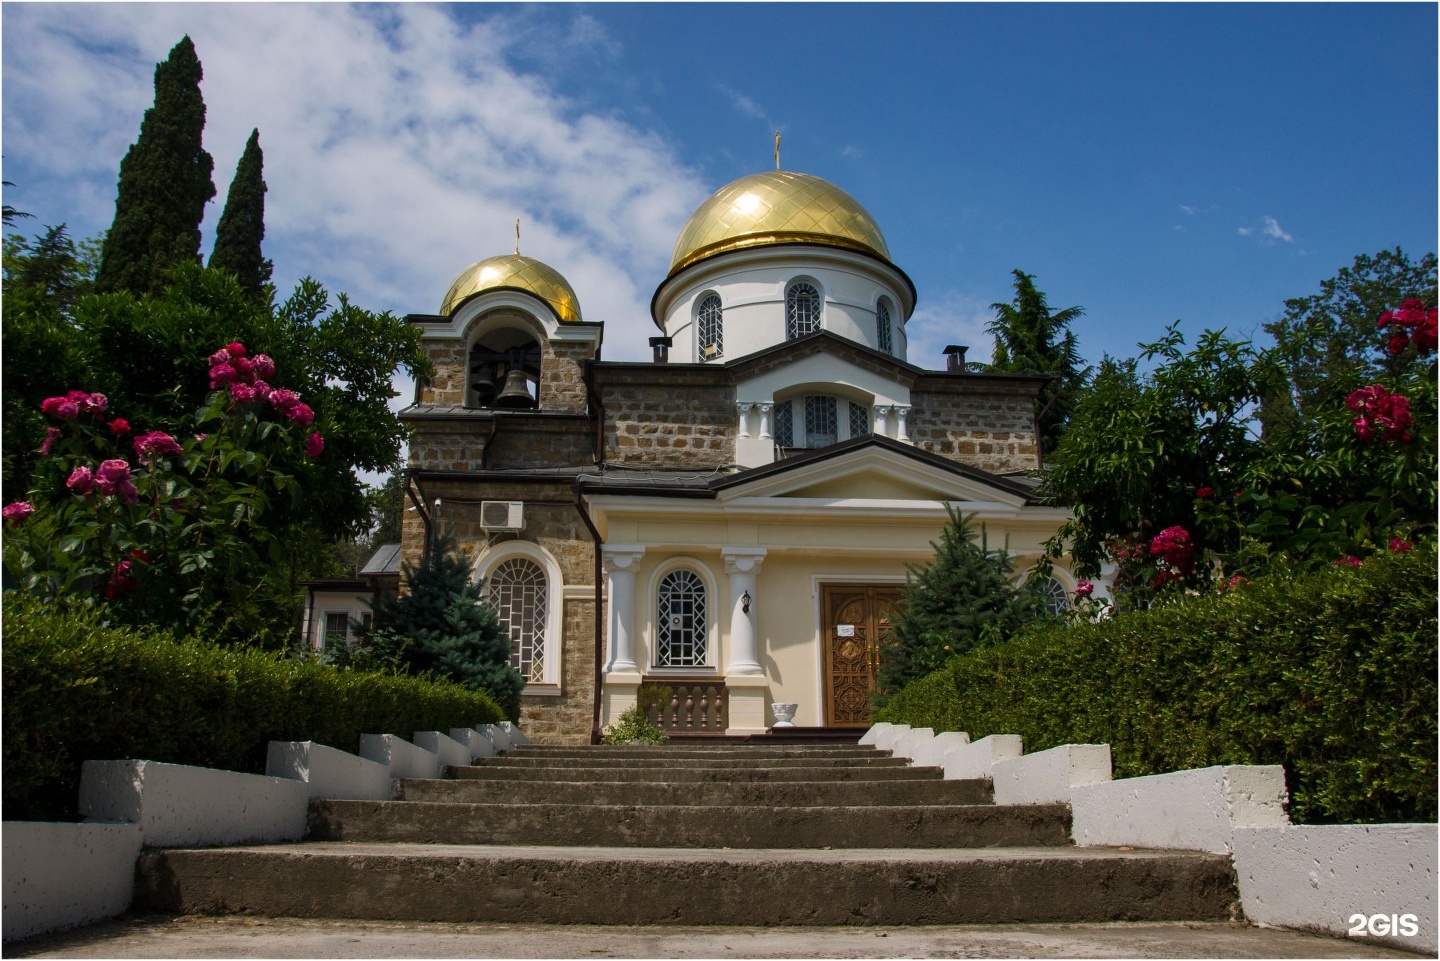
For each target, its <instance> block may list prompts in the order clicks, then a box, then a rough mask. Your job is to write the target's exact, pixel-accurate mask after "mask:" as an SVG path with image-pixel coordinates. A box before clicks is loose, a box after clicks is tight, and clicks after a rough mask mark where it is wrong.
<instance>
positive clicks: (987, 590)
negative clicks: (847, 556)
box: [879, 506, 1043, 697]
mask: <svg viewBox="0 0 1440 961" xmlns="http://www.w3.org/2000/svg"><path fill="white" fill-rule="evenodd" d="M946 510H947V511H948V513H949V515H950V521H949V523H947V524H946V525H945V529H944V530H943V531H942V532H941V534H940V542H939V543H938V544H937V543H935V542H934V541H932V542H931V544H930V546H931V547H934V548H935V559H934V560H933V561H931V562H930V564H929V565H927V566H926V567H924V568H923V569H917V568H914V567H912V568H911V569H910V576H909V578H908V579H907V581H906V584H905V591H904V593H903V594H902V595H901V597H900V602H899V604H898V605H897V608H896V612H895V615H894V616H893V617H892V618H891V621H890V624H891V627H892V629H893V631H894V643H893V644H889V645H886V646H885V647H883V648H882V649H881V661H880V678H879V681H880V691H881V696H882V697H886V696H889V695H891V694H894V693H896V692H897V691H899V690H900V689H901V688H902V687H904V686H905V685H906V684H908V683H910V682H911V681H913V680H915V679H917V678H920V677H924V676H925V675H926V674H929V673H930V672H932V671H935V670H938V669H939V668H941V667H943V666H944V665H945V663H946V662H947V661H949V660H950V659H951V658H952V657H955V656H956V655H959V654H963V653H965V652H966V651H968V650H970V649H971V648H973V647H977V646H981V645H985V644H990V643H994V642H995V641H999V640H1003V639H1005V638H1007V637H1009V636H1010V635H1012V634H1014V633H1015V631H1017V630H1018V629H1019V628H1020V627H1021V626H1022V625H1024V624H1025V623H1026V622H1028V621H1031V620H1034V619H1035V618H1037V617H1039V616H1040V615H1041V613H1042V612H1043V607H1042V606H1041V603H1040V599H1039V596H1038V595H1037V594H1035V593H1034V592H1032V591H1028V590H1025V589H1024V588H1017V587H1016V586H1015V585H1014V584H1013V583H1011V577H1010V575H1011V573H1012V572H1013V571H1014V564H1013V563H1012V561H1011V559H1010V553H1009V551H1008V550H998V551H994V550H991V549H990V547H989V545H988V543H987V542H986V538H985V528H984V525H981V527H980V532H979V540H978V542H977V540H976V535H975V530H974V525H973V523H972V521H971V519H970V518H967V517H965V516H964V515H963V514H961V513H960V512H959V511H958V510H957V509H955V508H954V507H949V506H947V507H946Z"/></svg>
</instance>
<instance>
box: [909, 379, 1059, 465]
mask: <svg viewBox="0 0 1440 961" xmlns="http://www.w3.org/2000/svg"><path fill="white" fill-rule="evenodd" d="M997 380H998V379H997ZM1037 389H1038V384H1032V383H1030V382H1026V381H1021V382H1019V383H1018V384H1011V383H1007V382H1006V381H1003V380H999V381H998V382H997V381H992V380H989V379H976V380H973V381H971V380H969V379H967V380H966V381H956V380H949V381H948V382H946V381H940V379H939V378H926V379H925V380H923V381H922V382H921V383H919V384H917V385H916V387H915V389H913V390H912V391H911V393H910V404H911V407H910V417H909V421H908V424H907V429H908V432H909V434H910V439H911V441H912V442H913V443H914V444H915V446H916V447H918V448H919V449H921V450H925V451H929V452H931V453H933V454H939V455H940V456H941V457H948V458H951V459H953V460H957V461H959V462H960V463H962V464H967V465H969V466H971V467H978V468H980V469H981V470H987V471H992V472H994V473H997V474H999V473H1006V472H1010V471H1023V470H1030V469H1032V468H1034V467H1036V466H1038V462H1037V460H1036V452H1037V450H1038V448H1037V445H1036V437H1035V413H1034V412H1035V400H1034V398H1035V392H1036V390H1037Z"/></svg>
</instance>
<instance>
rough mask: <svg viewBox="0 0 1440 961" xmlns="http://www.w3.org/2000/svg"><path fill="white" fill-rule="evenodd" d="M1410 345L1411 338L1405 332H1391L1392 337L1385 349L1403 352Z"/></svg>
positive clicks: (1398, 352)
mask: <svg viewBox="0 0 1440 961" xmlns="http://www.w3.org/2000/svg"><path fill="white" fill-rule="evenodd" d="M1409 346H1410V338H1409V337H1406V336H1405V335H1404V334H1391V335H1390V339H1389V340H1388V341H1386V342H1385V349H1386V350H1388V351H1390V353H1392V354H1403V353H1405V348H1406V347H1409Z"/></svg>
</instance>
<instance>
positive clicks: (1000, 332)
mask: <svg viewBox="0 0 1440 961" xmlns="http://www.w3.org/2000/svg"><path fill="white" fill-rule="evenodd" d="M1013 274H1014V276H1015V300H1014V301H1013V302H1012V303H1009V304H1003V303H1002V304H991V305H990V307H991V309H992V310H994V311H995V319H994V320H992V321H991V322H990V324H989V326H988V328H987V329H988V330H989V331H990V333H992V334H994V335H995V353H994V356H993V359H992V361H991V363H990V366H989V369H990V370H991V371H994V372H996V373H1009V374H1049V375H1051V376H1052V377H1054V380H1052V381H1050V382H1049V383H1048V384H1046V385H1045V386H1044V387H1043V388H1042V389H1041V391H1040V396H1039V397H1037V398H1036V399H1035V416H1036V423H1037V426H1038V427H1039V429H1040V449H1041V452H1042V453H1044V454H1049V453H1050V452H1051V451H1053V450H1054V449H1055V447H1056V446H1057V445H1058V444H1059V442H1060V437H1061V435H1063V434H1064V432H1065V426H1066V424H1068V423H1069V422H1070V413H1071V411H1072V410H1073V409H1074V407H1075V399H1076V397H1077V395H1078V394H1079V392H1080V389H1081V388H1082V387H1083V386H1084V384H1085V380H1086V378H1087V377H1088V376H1089V373H1090V370H1089V368H1088V367H1087V368H1082V367H1081V361H1080V349H1079V347H1078V346H1077V345H1076V342H1075V335H1074V334H1073V333H1071V332H1070V331H1069V330H1067V329H1066V328H1068V327H1069V326H1070V322H1071V321H1072V320H1074V319H1075V318H1077V317H1079V316H1081V315H1082V314H1084V313H1085V309H1084V308H1083V307H1066V308H1065V309H1064V310H1056V311H1052V310H1051V309H1050V305H1049V304H1047V303H1046V302H1045V294H1044V292H1042V291H1039V290H1036V289H1035V277H1034V275H1032V274H1027V273H1025V272H1024V271H1020V270H1016V271H1013Z"/></svg>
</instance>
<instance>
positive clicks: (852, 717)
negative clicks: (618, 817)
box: [401, 170, 1075, 743]
mask: <svg viewBox="0 0 1440 961" xmlns="http://www.w3.org/2000/svg"><path fill="white" fill-rule="evenodd" d="M915 303H916V291H915V286H914V284H913V283H912V282H911V280H910V278H909V277H908V276H906V274H905V272H904V271H903V270H902V269H901V268H900V267H899V266H898V265H896V264H895V263H893V262H892V261H891V259H890V254H889V249H888V248H887V246H886V243H885V238H884V237H883V236H882V235H881V232H880V228H879V227H878V226H877V225H876V223H875V221H874V220H873V218H871V216H870V214H869V213H868V212H867V211H866V210H865V208H864V207H863V206H861V205H860V204H859V203H858V202H857V201H856V200H855V199H854V198H852V197H851V196H850V195H848V194H847V193H845V192H844V191H843V190H841V189H839V188H838V187H836V186H835V185H833V184H830V183H828V182H826V181H824V180H821V179H820V178H817V177H813V176H808V175H806V174H798V173H790V172H784V171H779V170H777V171H772V172H766V173H760V174H754V175H751V176H747V177H742V178H741V179H739V180H736V181H735V182H733V183H731V184H728V185H726V186H725V187H722V188H721V189H720V190H719V191H717V192H716V193H715V194H714V195H713V196H711V197H710V198H709V199H708V200H706V201H705V202H704V203H703V204H701V206H700V207H699V208H698V209H697V210H696V211H695V212H694V214H693V215H692V216H691V217H690V219H689V220H688V222H687V223H686V224H685V226H684V229H683V230H682V231H681V232H680V236H679V238H678V239H677V240H676V242H675V248H674V253H673V256H672V258H671V263H670V269H669V272H668V273H667V274H666V276H665V277H664V278H663V279H662V280H661V281H660V283H659V285H658V287H657V288H656V290H655V294H654V297H653V298H652V299H651V304H650V312H651V317H652V319H653V321H654V324H655V327H656V336H655V337H653V338H651V345H652V347H653V350H654V356H653V358H652V359H650V360H648V361H643V362H631V361H607V360H603V359H602V358H601V344H602V339H603V334H604V325H603V324H600V323H595V322H592V321H587V320H586V319H585V317H584V314H583V312H582V303H581V300H580V298H579V296H577V293H576V291H575V290H574V289H573V288H572V287H571V286H570V284H569V283H568V282H567V281H566V280H565V278H564V276H562V274H561V273H560V272H559V271H558V270H556V269H555V268H554V267H552V266H550V265H547V264H544V263H541V262H540V261H538V260H535V259H533V258H530V257H525V256H521V255H520V254H519V253H518V252H517V253H515V254H504V255H501V256H496V257H490V258H489V259H486V260H482V261H480V262H479V263H476V264H472V265H471V266H469V267H467V268H465V269H464V270H463V271H462V272H461V273H460V275H459V276H458V277H457V278H456V279H455V282H454V283H453V284H452V285H451V286H450V289H449V291H447V292H446V294H445V296H444V298H443V301H442V302H441V305H440V310H439V313H437V314H433V315H432V314H426V315H411V316H410V317H409V318H408V320H409V321H410V322H412V323H415V324H417V325H419V326H420V327H421V328H422V329H423V330H424V337H425V345H426V348H427V350H428V352H429V356H430V358H431V360H432V361H433V363H434V366H435V373H434V376H433V378H431V379H430V380H429V381H428V382H426V383H422V384H419V385H417V388H416V397H415V402H414V403H413V404H412V405H411V406H409V407H407V408H406V409H405V410H404V411H403V412H402V413H401V417H402V419H403V420H404V421H405V422H406V423H407V424H408V425H410V427H411V428H412V429H413V436H412V439H411V442H410V459H409V469H408V471H407V491H408V495H409V499H410V502H411V504H412V510H411V511H410V512H409V513H407V515H406V522H405V525H404V534H403V540H402V545H401V554H402V556H403V557H404V558H405V559H407V560H409V561H411V562H414V561H417V560H418V559H419V557H420V556H421V554H422V552H423V551H424V549H425V547H426V545H427V544H428V543H429V542H430V541H429V539H430V538H431V537H432V536H433V534H434V532H435V531H437V530H439V529H442V528H443V529H444V530H445V531H447V532H452V533H454V534H455V535H456V536H457V537H458V540H459V542H460V544H461V547H462V548H463V549H464V550H465V551H466V552H467V554H468V555H469V556H470V557H471V558H472V560H473V564H474V576H475V578H476V580H477V581H479V582H480V583H481V584H482V585H483V590H484V594H485V596H486V598H487V599H488V600H489V602H490V603H491V604H492V605H493V606H494V608H495V609H496V611H497V612H498V614H499V616H500V618H501V620H502V622H503V623H504V624H505V626H506V629H507V630H508V631H509V633H510V635H511V637H512V638H513V641H514V663H515V665H516V667H517V668H518V669H519V670H520V671H521V673H522V674H523V676H524V677H525V678H526V680H527V684H526V687H525V690H524V693H523V696H522V699H521V727H522V729H523V730H524V731H525V732H526V733H527V734H528V735H529V736H530V737H531V738H533V739H535V740H536V741H540V742H550V743H585V742H589V741H590V740H591V739H592V737H594V736H597V735H598V732H599V731H601V730H602V729H603V728H604V726H606V725H608V724H610V723H612V722H613V721H614V720H615V719H616V718H617V717H618V716H619V715H620V714H621V713H622V712H624V711H625V710H626V709H627V708H629V707H631V706H632V705H634V704H635V702H636V697H637V693H636V692H637V689H638V688H639V687H640V685H642V684H646V683H653V684H661V685H664V686H666V687H669V688H670V689H671V691H672V693H673V697H672V699H671V701H670V705H669V707H668V708H667V709H666V710H665V711H664V725H665V726H666V727H667V728H668V729H669V730H670V731H671V733H672V734H675V735H716V734H722V735H723V734H730V735H736V734H759V733H764V732H765V731H766V730H767V729H768V728H769V727H770V725H771V724H773V722H774V718H773V714H772V710H771V708H772V705H774V704H795V705H798V707H797V710H796V713H795V716H794V723H795V724H796V725H798V726H802V727H832V728H833V727H864V726H867V725H869V723H870V693H871V690H872V688H873V686H874V683H875V675H876V668H877V664H878V662H879V658H880V651H881V648H882V647H883V645H884V644H885V643H886V640H887V636H888V634H889V618H890V613H891V611H892V608H893V605H894V604H895V602H896V600H897V598H898V596H899V593H900V590H901V588H902V587H903V585H904V583H905V577H906V570H907V565H922V564H924V563H926V562H927V561H929V560H930V558H931V557H932V556H933V553H934V552H933V548H932V547H931V541H933V540H935V539H937V538H938V537H939V534H940V531H941V530H942V528H943V527H944V525H945V522H946V505H947V504H949V505H954V506H956V507H958V508H960V509H961V510H962V511H963V512H965V513H966V514H973V515H975V516H976V518H977V519H978V520H979V521H982V522H983V523H984V524H985V526H986V528H987V530H988V535H989V540H990V543H991V544H1001V543H1008V545H1009V549H1010V551H1011V552H1012V554H1014V555H1015V557H1016V570H1017V572H1019V573H1020V574H1022V575H1023V573H1024V571H1025V570H1026V569H1027V568H1029V567H1031V566H1032V565H1033V564H1034V563H1035V561H1036V560H1038V559H1039V557H1040V554H1041V553H1042V545H1043V544H1044V542H1045V540H1046V539H1047V538H1049V537H1050V536H1051V535H1053V534H1054V533H1055V531H1056V529H1057V528H1058V527H1059V526H1060V525H1061V524H1062V523H1063V522H1064V520H1065V519H1066V517H1067V514H1066V512H1064V511H1063V510H1059V509H1056V508H1052V507H1045V506H1041V505H1039V504H1038V503H1037V502H1036V500H1035V498H1034V496H1033V489H1034V486H1033V482H1032V481H1030V480H1028V479H1027V476H1026V472H1027V471H1028V470H1030V469H1033V468H1035V467H1036V466H1038V458H1039V443H1038V437H1037V433H1036V424H1035V417H1034V401H1035V397H1036V394H1037V392H1038V391H1039V389H1040V388H1041V386H1042V384H1043V383H1044V378H1042V377H1038V376H1029V375H1015V374H987V373H972V372H969V371H967V370H966V367H965V357H964V348H963V347H951V348H947V349H946V355H947V357H945V358H943V359H942V358H936V359H935V360H936V361H940V362H941V367H942V369H929V368H928V367H926V366H925V365H924V363H923V360H924V359H918V358H917V359H915V361H912V359H911V358H910V357H909V356H908V354H907V341H906V323H907V321H909V319H910V317H911V315H912V314H913V312H914V310H915ZM916 361H920V362H916ZM1049 587H1050V588H1051V590H1052V591H1053V592H1054V595H1055V597H1056V599H1057V601H1058V602H1061V603H1063V601H1064V599H1065V597H1066V596H1067V595H1068V593H1069V592H1071V591H1073V590H1074V587H1075V582H1074V580H1073V578H1072V577H1071V575H1070V574H1069V572H1068V571H1066V570H1065V569H1063V568H1061V567H1058V566H1057V568H1056V570H1055V572H1054V577H1053V580H1052V582H1051V583H1050V585H1049Z"/></svg>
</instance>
